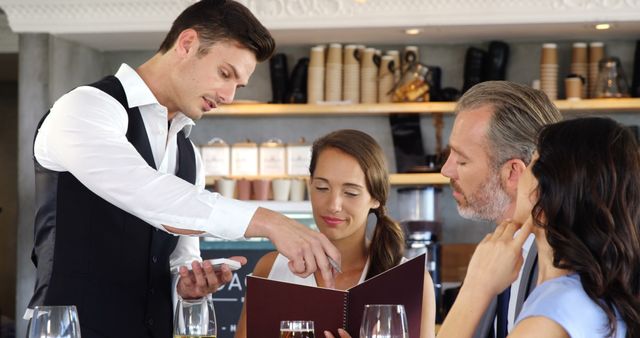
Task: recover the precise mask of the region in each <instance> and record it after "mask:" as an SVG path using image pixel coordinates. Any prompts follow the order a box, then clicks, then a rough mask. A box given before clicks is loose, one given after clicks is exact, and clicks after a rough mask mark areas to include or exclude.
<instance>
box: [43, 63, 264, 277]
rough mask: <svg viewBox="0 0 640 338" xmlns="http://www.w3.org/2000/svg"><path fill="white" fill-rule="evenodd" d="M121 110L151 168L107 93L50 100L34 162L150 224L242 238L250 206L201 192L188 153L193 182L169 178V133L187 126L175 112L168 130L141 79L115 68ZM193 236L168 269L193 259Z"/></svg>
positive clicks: (89, 90)
mask: <svg viewBox="0 0 640 338" xmlns="http://www.w3.org/2000/svg"><path fill="white" fill-rule="evenodd" d="M115 76H116V77H117V78H118V79H119V80H120V82H121V83H122V86H123V87H124V90H125V93H126V95H127V100H128V104H129V107H138V108H139V109H140V114H141V115H142V120H143V122H144V126H145V128H146V131H147V135H148V136H149V143H150V145H151V151H152V153H153V159H154V160H155V164H156V167H157V170H156V169H153V168H152V167H150V166H149V165H148V164H147V162H146V161H145V160H144V159H143V158H142V156H141V155H140V154H139V153H138V151H137V150H136V149H135V148H134V147H133V145H132V144H131V143H129V142H128V141H127V137H126V133H127V127H128V115H127V112H126V110H125V109H124V107H122V105H121V104H120V103H119V102H118V101H117V100H116V99H114V98H113V97H112V96H110V95H109V94H107V93H105V92H103V91H101V90H99V89H97V88H94V87H90V86H82V87H78V88H76V89H74V90H72V91H71V92H69V93H68V94H66V95H64V96H62V97H61V98H60V99H59V100H58V101H56V102H55V104H54V105H53V107H52V108H51V112H50V114H49V116H48V117H47V119H46V120H45V121H44V123H43V124H42V126H41V127H40V130H39V132H38V135H37V137H36V139H35V144H34V154H35V158H36V159H37V160H38V163H40V165H42V166H43V167H45V168H47V169H49V170H53V171H68V172H70V173H72V174H73V175H74V176H75V177H76V178H77V179H78V180H79V181H80V182H81V183H82V184H84V185H85V186H86V187H87V188H89V189H90V190H91V191H92V192H94V193H95V194H97V195H98V196H100V197H102V198H104V199H105V200H107V201H108V202H110V203H112V204H114V205H115V206H117V207H118V208H120V209H122V210H124V211H126V212H128V213H130V214H132V215H135V216H136V217H138V218H140V219H142V220H143V221H145V222H147V223H149V224H151V225H152V226H154V227H156V228H157V229H160V230H162V231H166V230H165V229H164V227H162V225H163V224H164V225H169V226H172V227H176V228H180V229H191V230H199V231H204V232H205V234H204V235H206V236H215V237H219V238H223V239H231V240H233V239H243V238H244V233H245V231H246V228H247V226H248V224H249V221H250V220H251V218H252V217H253V214H254V213H255V211H256V209H257V207H256V206H253V205H250V204H248V203H245V202H240V201H236V200H233V199H227V198H224V197H222V196H221V195H219V194H217V193H212V192H209V191H207V190H205V189H204V186H205V177H204V170H203V167H202V159H201V157H200V154H199V152H198V151H197V149H196V148H195V147H194V150H195V155H196V184H195V186H194V185H192V184H190V183H187V182H186V181H184V180H182V179H181V178H178V177H177V176H175V173H176V172H177V161H178V153H177V152H178V146H177V141H176V140H177V138H176V137H177V134H178V132H179V131H180V130H182V129H184V131H185V134H186V135H187V136H188V135H189V132H190V131H191V127H192V126H193V125H194V124H195V123H194V122H193V121H192V120H191V119H189V118H188V117H186V116H185V115H183V114H182V113H178V114H177V115H176V116H175V118H173V120H172V121H171V125H170V128H169V127H168V125H169V124H168V113H167V108H166V107H164V106H162V105H161V104H160V103H159V102H158V100H157V99H156V97H155V96H154V95H153V93H152V92H151V90H150V89H149V87H148V86H147V85H146V84H145V83H144V81H143V80H142V78H141V77H140V76H139V75H138V73H136V72H135V70H133V69H132V68H131V67H129V66H128V65H126V64H122V66H120V69H119V70H118V72H117V73H116V75H115ZM199 257H200V247H199V241H198V238H197V237H185V236H181V237H180V238H179V240H178V245H177V246H176V249H175V250H174V252H173V253H172V254H171V257H170V260H171V266H172V268H174V267H175V266H177V265H181V264H184V263H185V262H189V261H191V260H193V259H199Z"/></svg>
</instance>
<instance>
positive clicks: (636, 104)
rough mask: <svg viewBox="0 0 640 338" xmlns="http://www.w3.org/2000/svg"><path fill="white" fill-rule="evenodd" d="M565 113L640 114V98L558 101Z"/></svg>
mask: <svg viewBox="0 0 640 338" xmlns="http://www.w3.org/2000/svg"><path fill="white" fill-rule="evenodd" d="M554 103H555V104H556V106H557V107H558V109H560V111H562V112H564V113H584V112H587V113H589V112H597V113H620V112H630V111H636V112H640V99H639V98H624V99H588V100H571V101H569V100H558V101H555V102H554Z"/></svg>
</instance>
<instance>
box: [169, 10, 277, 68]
mask: <svg viewBox="0 0 640 338" xmlns="http://www.w3.org/2000/svg"><path fill="white" fill-rule="evenodd" d="M189 28H192V29H194V30H195V31H196V32H198V38H199V39H200V48H199V49H198V55H201V56H204V55H206V54H207V52H208V51H209V47H211V46H212V45H213V44H214V43H216V42H221V41H232V42H237V43H239V44H240V45H241V46H243V47H244V48H246V49H248V50H250V51H252V52H253V54H254V55H255V56H256V60H257V61H258V62H262V61H264V60H266V59H268V58H269V57H271V54H273V51H274V50H275V46H276V43H275V41H274V40H273V37H272V36H271V33H269V30H267V29H266V28H265V27H264V26H263V25H262V24H261V23H260V21H258V19H256V17H255V16H253V14H251V12H250V11H249V9H247V8H246V7H245V6H244V5H242V4H241V3H239V2H237V1H233V0H201V1H198V2H196V3H194V4H193V5H191V6H189V7H187V8H186V9H185V10H184V11H183V12H182V13H180V15H179V16H178V17H177V18H176V19H175V21H174V22H173V25H172V26H171V30H169V32H168V33H167V36H166V37H165V38H164V41H162V44H161V45H160V49H159V50H158V52H160V53H162V54H164V53H166V52H167V51H169V49H171V47H173V45H174V44H175V43H176V40H177V39H178V36H179V35H180V33H182V31H184V30H185V29H189Z"/></svg>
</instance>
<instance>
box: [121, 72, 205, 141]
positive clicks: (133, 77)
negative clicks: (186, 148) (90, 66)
mask: <svg viewBox="0 0 640 338" xmlns="http://www.w3.org/2000/svg"><path fill="white" fill-rule="evenodd" d="M115 76H116V77H117V78H118V80H120V83H122V87H123V88H124V92H125V94H126V95H127V102H128V104H129V107H128V108H132V107H140V106H146V105H151V104H155V105H159V106H162V105H161V104H160V102H158V99H157V98H156V96H155V95H153V92H151V89H149V86H147V84H146V83H145V82H144V80H143V79H142V78H141V77H140V75H139V74H138V73H137V72H136V71H135V70H134V69H133V68H131V66H129V65H128V64H126V63H123V64H122V65H120V68H119V69H118V72H116V74H115ZM162 107H164V106H162ZM164 108H165V110H166V107H164ZM172 124H174V125H176V126H177V127H178V130H180V129H183V128H184V133H185V135H186V136H187V137H188V136H189V134H190V133H191V128H192V126H194V125H195V122H194V121H193V120H192V119H190V118H188V117H187V116H185V115H184V114H182V113H181V112H178V113H177V114H176V116H175V117H174V118H173V122H172Z"/></svg>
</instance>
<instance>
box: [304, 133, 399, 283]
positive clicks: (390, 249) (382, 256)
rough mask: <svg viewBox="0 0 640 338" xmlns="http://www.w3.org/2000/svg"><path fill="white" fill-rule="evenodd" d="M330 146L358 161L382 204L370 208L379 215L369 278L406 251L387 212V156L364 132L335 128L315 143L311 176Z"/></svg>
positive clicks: (372, 245) (371, 192) (386, 268)
mask: <svg viewBox="0 0 640 338" xmlns="http://www.w3.org/2000/svg"><path fill="white" fill-rule="evenodd" d="M327 148H335V149H339V150H340V151H342V152H344V153H345V154H347V155H349V156H351V157H353V158H354V159H356V160H357V161H358V164H360V168H361V169H362V171H363V172H364V176H365V181H366V185H367V190H368V191H369V194H370V195H371V197H372V198H374V199H375V200H377V201H378V202H379V203H380V206H379V207H378V208H376V209H371V210H369V213H373V214H375V215H376V218H377V222H376V228H375V231H374V232H373V237H372V239H371V244H370V246H369V271H368V273H367V279H369V278H371V277H374V276H376V275H378V274H379V273H381V272H384V271H386V270H388V269H390V268H392V267H394V266H396V265H398V264H399V263H400V260H401V259H402V254H403V252H404V235H403V232H402V228H400V225H399V224H398V223H397V222H395V221H394V220H393V219H391V218H390V217H389V216H388V215H387V210H386V207H385V205H386V203H387V198H388V196H389V172H388V170H387V164H386V161H385V156H384V153H383V151H382V148H381V147H380V145H379V144H378V143H377V142H376V141H375V140H374V139H373V138H372V137H371V136H369V135H368V134H366V133H364V132H361V131H359V130H353V129H342V130H338V131H334V132H332V133H329V134H327V135H325V136H323V137H321V138H319V139H317V140H316V141H315V142H314V143H313V147H312V149H311V164H310V165H309V173H310V174H311V176H312V177H313V173H314V172H315V169H316V164H317V161H318V157H319V155H320V153H321V152H322V151H323V150H325V149H327Z"/></svg>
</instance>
